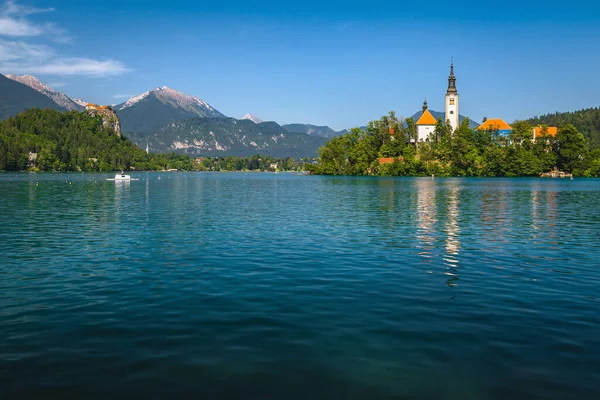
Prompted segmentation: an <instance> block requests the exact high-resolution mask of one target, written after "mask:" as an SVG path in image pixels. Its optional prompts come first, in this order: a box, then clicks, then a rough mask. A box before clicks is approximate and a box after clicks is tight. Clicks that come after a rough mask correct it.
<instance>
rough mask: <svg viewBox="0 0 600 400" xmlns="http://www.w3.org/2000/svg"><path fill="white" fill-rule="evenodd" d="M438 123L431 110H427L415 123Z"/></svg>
mask: <svg viewBox="0 0 600 400" xmlns="http://www.w3.org/2000/svg"><path fill="white" fill-rule="evenodd" d="M435 124H437V121H436V119H435V118H434V117H433V115H431V113H430V112H429V110H425V111H424V112H423V115H421V118H419V120H418V121H417V123H416V124H415V125H435Z"/></svg>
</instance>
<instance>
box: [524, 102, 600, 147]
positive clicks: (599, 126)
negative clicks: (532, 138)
mask: <svg viewBox="0 0 600 400" xmlns="http://www.w3.org/2000/svg"><path fill="white" fill-rule="evenodd" d="M527 122H528V123H530V124H531V125H548V126H564V125H567V124H571V125H573V126H574V127H575V128H576V129H577V130H578V131H579V132H581V133H582V134H583V136H584V137H585V138H586V140H587V143H588V146H589V148H590V150H593V149H600V107H596V108H586V109H584V110H579V111H573V112H556V113H554V114H546V115H541V116H539V117H534V118H531V119H528V120H527Z"/></svg>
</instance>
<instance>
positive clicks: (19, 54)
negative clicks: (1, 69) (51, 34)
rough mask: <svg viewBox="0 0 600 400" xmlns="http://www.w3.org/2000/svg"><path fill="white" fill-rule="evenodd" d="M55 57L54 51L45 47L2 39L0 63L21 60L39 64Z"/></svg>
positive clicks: (0, 40) (0, 43)
mask: <svg viewBox="0 0 600 400" xmlns="http://www.w3.org/2000/svg"><path fill="white" fill-rule="evenodd" d="M53 55H54V51H53V50H52V49H51V48H50V47H48V46H45V45H41V44H30V43H26V42H22V41H13V40H3V39H0V62H6V61H13V62H16V61H20V60H27V61H28V62H39V61H43V60H47V59H49V58H50V57H52V56H53Z"/></svg>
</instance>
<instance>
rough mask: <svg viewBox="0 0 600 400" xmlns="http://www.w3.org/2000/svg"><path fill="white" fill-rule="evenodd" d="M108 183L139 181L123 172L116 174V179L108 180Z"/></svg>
mask: <svg viewBox="0 0 600 400" xmlns="http://www.w3.org/2000/svg"><path fill="white" fill-rule="evenodd" d="M106 180H107V181H138V180H139V179H137V178H132V177H131V175H125V172H123V171H121V173H120V174H116V175H115V177H114V178H108V179H106Z"/></svg>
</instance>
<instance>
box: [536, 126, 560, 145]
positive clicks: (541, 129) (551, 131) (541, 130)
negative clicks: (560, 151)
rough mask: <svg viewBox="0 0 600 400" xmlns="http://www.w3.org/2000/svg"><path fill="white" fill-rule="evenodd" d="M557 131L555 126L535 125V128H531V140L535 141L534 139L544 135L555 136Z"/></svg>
mask: <svg viewBox="0 0 600 400" xmlns="http://www.w3.org/2000/svg"><path fill="white" fill-rule="evenodd" d="M557 133H558V128H557V127H556V126H548V127H545V126H541V125H540V126H536V127H535V128H533V129H532V130H531V141H532V142H533V143H535V141H536V140H537V139H539V138H541V137H544V136H547V135H549V136H552V137H556V134H557Z"/></svg>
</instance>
